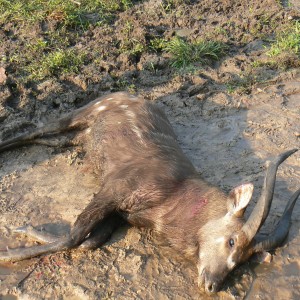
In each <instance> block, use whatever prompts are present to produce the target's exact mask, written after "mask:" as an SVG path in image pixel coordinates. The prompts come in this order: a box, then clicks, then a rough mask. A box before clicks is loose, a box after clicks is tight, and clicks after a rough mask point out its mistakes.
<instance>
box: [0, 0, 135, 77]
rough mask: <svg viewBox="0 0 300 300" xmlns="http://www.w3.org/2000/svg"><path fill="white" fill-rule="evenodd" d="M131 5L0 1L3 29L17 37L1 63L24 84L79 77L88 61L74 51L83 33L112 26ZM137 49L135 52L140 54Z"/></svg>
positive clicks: (88, 0) (86, 0)
mask: <svg viewBox="0 0 300 300" xmlns="http://www.w3.org/2000/svg"><path fill="white" fill-rule="evenodd" d="M136 1H137V0H136ZM132 5H133V4H132V1H131V0H0V26H7V25H9V27H10V28H13V31H12V32H17V36H18V39H17V40H16V47H14V49H13V51H11V52H10V53H9V55H7V56H6V57H4V58H3V59H2V60H3V61H6V62H7V63H9V64H10V67H11V68H12V69H13V70H14V72H15V75H16V76H17V77H18V78H19V79H18V80H20V81H21V82H28V81H30V80H43V79H44V78H47V77H51V76H56V77H59V76H60V75H62V74H67V73H77V72H79V70H80V68H81V67H82V66H83V64H84V63H85V62H86V60H87V59H86V58H87V57H88V56H87V55H86V54H84V53H83V54H82V52H84V51H81V52H80V53H77V51H76V50H74V49H73V48H72V46H73V45H75V44H76V43H77V41H78V39H79V38H80V36H81V35H82V33H83V32H84V31H85V30H86V29H88V28H89V26H104V25H105V26H107V25H109V24H110V22H112V21H113V20H114V19H115V18H116V17H117V15H118V13H120V12H121V11H125V10H127V9H129V8H130V7H131V6H132ZM29 32H31V33H32V34H30V35H28V33H29ZM135 46H136V47H135V48H134V49H133V51H135V52H138V51H141V49H140V48H139V45H135ZM89 56H91V54H90V55H89Z"/></svg>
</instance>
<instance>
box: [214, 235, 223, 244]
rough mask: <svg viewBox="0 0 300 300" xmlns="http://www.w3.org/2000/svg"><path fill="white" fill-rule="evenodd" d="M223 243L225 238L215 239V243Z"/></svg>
mask: <svg viewBox="0 0 300 300" xmlns="http://www.w3.org/2000/svg"><path fill="white" fill-rule="evenodd" d="M224 241H225V238H224V237H223V236H220V237H218V238H216V243H224Z"/></svg>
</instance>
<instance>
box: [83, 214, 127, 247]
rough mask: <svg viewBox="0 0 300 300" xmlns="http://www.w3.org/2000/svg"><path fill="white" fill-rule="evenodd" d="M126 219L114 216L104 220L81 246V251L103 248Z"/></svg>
mask: <svg viewBox="0 0 300 300" xmlns="http://www.w3.org/2000/svg"><path fill="white" fill-rule="evenodd" d="M124 222H125V221H124V219H123V218H122V217H121V216H119V215H117V214H112V215H111V216H109V217H107V218H106V219H105V220H103V221H102V222H101V223H100V224H99V225H97V226H96V227H95V228H94V229H93V230H92V232H91V233H90V235H89V236H88V237H87V238H86V239H85V240H84V241H83V243H81V244H80V246H79V248H81V249H96V248H98V247H100V246H102V245H103V244H104V243H105V242H107V241H108V240H109V238H110V237H111V235H112V233H113V232H114V231H115V230H116V229H117V228H118V227H120V226H121V225H122V224H124Z"/></svg>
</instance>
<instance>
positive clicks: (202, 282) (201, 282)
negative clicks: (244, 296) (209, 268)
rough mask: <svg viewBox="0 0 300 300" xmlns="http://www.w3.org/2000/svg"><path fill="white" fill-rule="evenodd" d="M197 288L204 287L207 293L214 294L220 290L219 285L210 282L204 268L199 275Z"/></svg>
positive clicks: (212, 281)
mask: <svg viewBox="0 0 300 300" xmlns="http://www.w3.org/2000/svg"><path fill="white" fill-rule="evenodd" d="M198 286H199V287H203V286H204V287H205V291H206V292H207V293H216V292H218V291H219V290H220V283H219V282H216V281H214V280H211V279H210V278H209V275H208V273H207V272H206V270H205V268H203V269H202V270H201V272H200V273H199V278H198Z"/></svg>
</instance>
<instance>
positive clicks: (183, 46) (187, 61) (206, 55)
mask: <svg viewBox="0 0 300 300" xmlns="http://www.w3.org/2000/svg"><path fill="white" fill-rule="evenodd" d="M226 49H227V47H226V45H225V44H224V43H221V42H218V41H205V40H201V41H197V42H194V43H189V42H187V41H185V40H183V39H180V38H174V39H172V40H171V41H169V42H168V43H167V44H166V46H165V49H164V50H165V51H166V52H168V53H169V54H170V55H171V65H172V67H175V68H178V69H185V68H190V66H191V65H193V64H195V63H197V64H205V63H207V62H208V61H209V60H219V59H220V58H221V57H222V56H223V55H225V53H226Z"/></svg>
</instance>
